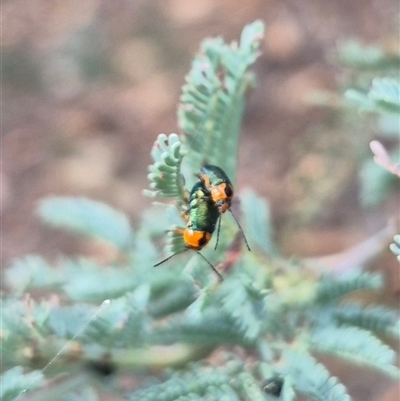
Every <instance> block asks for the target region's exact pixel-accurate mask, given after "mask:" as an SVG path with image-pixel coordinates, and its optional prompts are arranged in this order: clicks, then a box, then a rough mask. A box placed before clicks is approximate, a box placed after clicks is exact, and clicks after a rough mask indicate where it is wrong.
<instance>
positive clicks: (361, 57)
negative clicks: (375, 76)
mask: <svg viewBox="0 0 400 401" xmlns="http://www.w3.org/2000/svg"><path fill="white" fill-rule="evenodd" d="M338 53H339V61H340V62H341V63H342V64H344V65H345V66H347V67H351V68H357V69H365V70H377V69H382V70H385V69H396V70H398V68H399V67H400V53H398V54H395V53H388V52H386V51H385V50H384V49H383V48H382V47H379V46H377V45H363V44H362V43H360V42H359V41H358V40H356V39H352V40H347V41H346V42H343V43H340V44H339V46H338Z"/></svg>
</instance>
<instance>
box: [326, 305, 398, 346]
mask: <svg viewBox="0 0 400 401" xmlns="http://www.w3.org/2000/svg"><path fill="white" fill-rule="evenodd" d="M333 315H334V318H335V319H336V320H337V322H339V323H340V324H346V325H353V326H358V327H360V328H362V329H366V330H370V331H373V332H375V333H377V334H378V335H385V336H389V337H391V338H393V339H399V338H400V331H399V330H400V326H399V314H398V312H397V311H395V310H393V309H389V308H387V307H385V306H382V305H370V306H367V307H365V308H363V307H362V306H361V305H358V304H344V305H338V306H336V307H335V309H334V312H333Z"/></svg>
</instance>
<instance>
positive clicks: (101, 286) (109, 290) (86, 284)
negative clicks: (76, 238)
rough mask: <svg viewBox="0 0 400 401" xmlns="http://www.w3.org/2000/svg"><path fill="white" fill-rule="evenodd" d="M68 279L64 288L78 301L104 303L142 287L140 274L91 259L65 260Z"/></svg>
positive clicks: (62, 264)
mask: <svg viewBox="0 0 400 401" xmlns="http://www.w3.org/2000/svg"><path fill="white" fill-rule="evenodd" d="M61 268H62V269H63V270H64V271H65V274H66V277H67V278H68V280H67V281H66V283H65V284H64V286H63V290H64V292H65V293H66V294H67V295H68V297H69V298H70V299H72V300H75V301H85V302H103V301H104V300H105V299H113V298H119V297H121V296H123V295H124V294H125V293H126V292H129V291H132V290H133V289H134V288H136V287H137V286H138V285H139V284H140V281H139V277H138V273H136V272H135V271H133V270H132V269H128V268H124V267H122V266H106V267H105V266H100V265H99V264H97V263H96V262H95V261H92V260H90V259H85V258H80V259H78V260H73V259H65V260H64V261H63V262H62V263H61Z"/></svg>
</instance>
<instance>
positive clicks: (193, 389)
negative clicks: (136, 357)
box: [128, 367, 231, 401]
mask: <svg viewBox="0 0 400 401" xmlns="http://www.w3.org/2000/svg"><path fill="white" fill-rule="evenodd" d="M230 381H231V378H230V377H229V375H228V374H227V373H226V372H225V371H224V370H222V369H215V368H211V369H207V370H206V369H202V370H201V368H199V367H197V369H195V368H193V369H192V371H189V372H182V373H181V372H176V373H175V374H173V375H172V376H170V377H169V378H167V380H165V381H164V382H161V383H156V384H152V385H150V386H148V387H145V388H143V389H140V390H137V391H135V392H133V393H132V394H131V395H129V396H128V400H129V401H176V400H177V399H179V397H183V399H184V400H185V399H186V400H188V401H189V400H190V401H195V400H199V399H201V400H203V399H207V398H206V397H207V395H208V393H209V390H210V389H211V390H212V389H215V388H221V386H226V385H228V387H230ZM214 391H215V390H214ZM199 397H200V398H199ZM218 399H220V398H218Z"/></svg>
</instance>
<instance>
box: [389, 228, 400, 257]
mask: <svg viewBox="0 0 400 401" xmlns="http://www.w3.org/2000/svg"><path fill="white" fill-rule="evenodd" d="M390 250H391V251H392V252H393V253H394V254H395V255H396V257H397V260H398V261H399V262H400V234H396V235H395V236H394V237H393V243H392V244H390Z"/></svg>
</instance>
